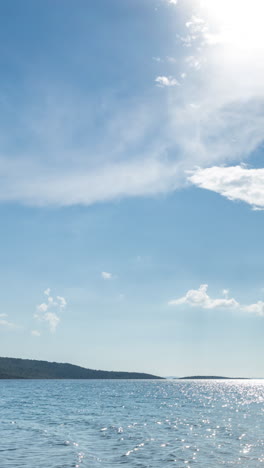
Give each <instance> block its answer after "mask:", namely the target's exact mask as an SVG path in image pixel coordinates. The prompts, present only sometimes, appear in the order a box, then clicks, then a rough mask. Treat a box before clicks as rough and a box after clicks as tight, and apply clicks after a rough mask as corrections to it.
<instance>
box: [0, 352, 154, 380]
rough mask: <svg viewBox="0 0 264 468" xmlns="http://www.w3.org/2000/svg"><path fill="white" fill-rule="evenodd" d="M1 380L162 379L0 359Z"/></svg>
mask: <svg viewBox="0 0 264 468" xmlns="http://www.w3.org/2000/svg"><path fill="white" fill-rule="evenodd" d="M0 379H162V377H158V376H156V375H152V374H144V373H140V372H115V371H102V370H93V369H86V368H84V367H80V366H75V365H73V364H64V363H58V362H48V361H36V360H31V359H18V358H7V357H0Z"/></svg>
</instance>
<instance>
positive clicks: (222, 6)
mask: <svg viewBox="0 0 264 468" xmlns="http://www.w3.org/2000/svg"><path fill="white" fill-rule="evenodd" d="M198 7H199V8H200V11H201V15H202V17H203V18H204V19H205V21H206V22H207V24H208V29H209V31H210V33H211V34H214V35H215V41H216V42H217V38H218V40H219V42H223V43H226V44H228V45H230V46H232V47H236V48H237V49H243V50H255V49H263V48H264V28H263V17H264V1H263V0H250V1H248V0H198ZM210 33H209V34H210ZM212 39H213V37H212Z"/></svg>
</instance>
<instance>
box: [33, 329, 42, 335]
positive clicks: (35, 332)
mask: <svg viewBox="0 0 264 468" xmlns="http://www.w3.org/2000/svg"><path fill="white" fill-rule="evenodd" d="M31 335H32V336H40V335H41V333H40V332H39V331H38V330H31Z"/></svg>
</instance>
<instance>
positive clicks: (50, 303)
mask: <svg viewBox="0 0 264 468" xmlns="http://www.w3.org/2000/svg"><path fill="white" fill-rule="evenodd" d="M50 293H51V289H50V288H48V289H46V290H45V291H44V294H45V295H46V296H47V301H46V302H42V303H41V304H39V305H37V313H35V314H34V318H35V319H37V320H38V321H40V322H47V324H48V326H49V329H50V332H51V333H55V331H56V329H57V326H58V325H59V323H60V320H61V318H60V316H59V315H58V314H59V313H60V312H61V311H63V310H64V309H65V308H66V306H67V301H66V299H65V298H64V297H62V296H56V297H55V298H54V297H52V296H51V295H50ZM33 331H34V330H33ZM35 332H36V330H35ZM32 334H34V335H35V336H38V335H36V333H33V332H32Z"/></svg>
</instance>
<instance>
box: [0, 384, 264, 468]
mask: <svg viewBox="0 0 264 468" xmlns="http://www.w3.org/2000/svg"><path fill="white" fill-rule="evenodd" d="M263 401H264V381H261V380H251V381H250V380H229V381H219V380H214V381H212V380H207V381H197V380H196V381H179V380H175V381H117V380H115V381H105V380H101V381H100V380H86V381H84V380H81V381H76V380H75V381H74V380H66V381H59V380H55V381H54V380H53V381H47V380H46V381H34V380H28V381H17V380H14V381H8V380H2V381H1V382H0V440H1V446H0V466H1V468H7V467H8V468H11V467H12V468H14V467H26V468H33V467H34V468H42V467H43V468H44V467H45V468H47V467H49V468H68V467H69V468H70V467H76V468H78V467H79V468H85V467H91V466H92V467H104V468H108V467H113V468H114V467H117V466H121V465H124V464H126V465H128V466H131V467H151V468H155V467H166V466H171V465H173V466H177V467H192V466H197V467H217V466H229V465H231V466H232V465H236V466H237V465H244V466H246V467H256V466H258V465H260V464H262V463H263V462H264V436H263V434H264V424H263V416H264V413H263V410H264V408H263Z"/></svg>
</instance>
